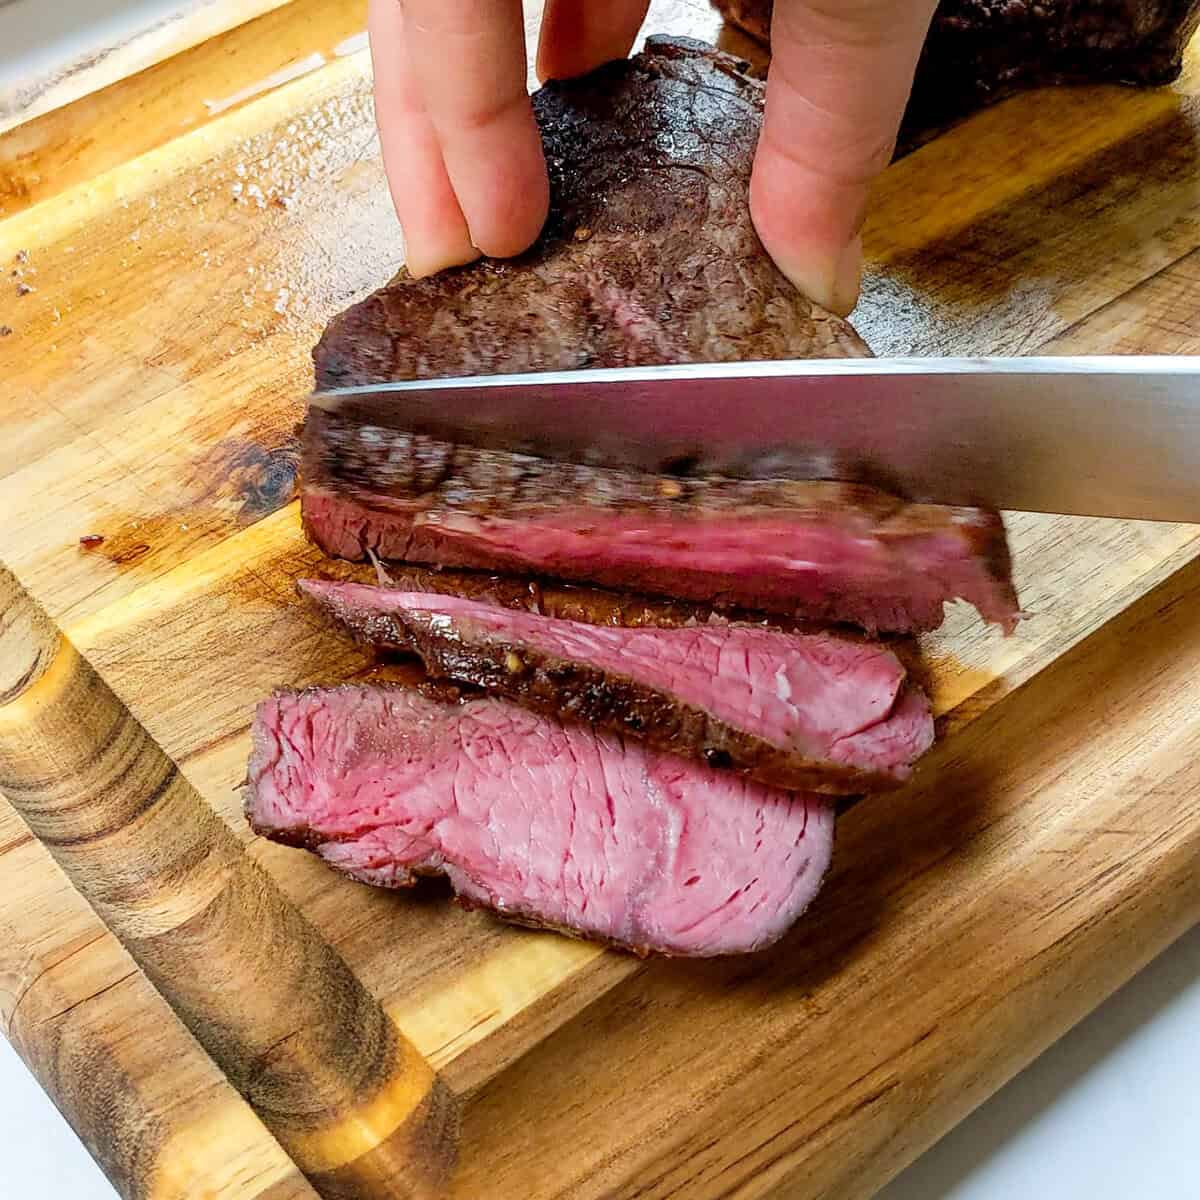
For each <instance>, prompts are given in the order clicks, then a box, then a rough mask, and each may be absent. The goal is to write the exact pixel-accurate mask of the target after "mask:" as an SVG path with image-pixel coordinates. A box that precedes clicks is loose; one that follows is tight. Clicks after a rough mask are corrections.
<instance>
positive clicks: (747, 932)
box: [246, 687, 834, 956]
mask: <svg viewBox="0 0 1200 1200" xmlns="http://www.w3.org/2000/svg"><path fill="white" fill-rule="evenodd" d="M253 737H254V750H253V754H252V757H251V760H250V769H249V777H248V790H247V795H246V810H247V816H248V817H249V820H250V823H251V824H252V825H253V827H254V828H255V829H256V830H257V831H258V832H259V833H262V834H264V835H266V836H267V837H270V838H274V839H276V840H278V841H283V842H288V843H292V844H298V845H304V846H307V847H309V848H310V849H313V850H315V851H316V852H317V853H318V854H320V855H321V856H322V857H323V858H324V859H325V860H326V861H327V862H329V863H330V864H331V865H332V866H334V867H335V868H337V869H338V870H340V871H343V872H345V873H346V874H348V875H350V876H351V877H353V878H355V879H358V880H362V881H364V882H367V883H372V884H376V885H382V886H387V887H403V886H406V885H408V884H410V883H412V882H413V880H414V877H415V876H417V875H420V874H429V873H443V874H445V875H446V876H448V877H449V879H450V882H451V883H452V884H453V886H454V888H455V890H456V892H457V893H458V894H459V896H460V897H461V898H462V899H463V900H464V901H465V902H467V903H468V904H471V905H479V906H483V907H486V908H489V909H493V910H495V911H496V912H497V913H499V914H500V915H502V916H504V917H506V918H508V919H510V920H515V921H517V922H519V923H527V924H534V925H538V926H546V927H552V928H556V929H562V930H565V931H573V932H577V933H580V934H583V935H585V936H587V937H591V938H598V939H601V940H604V941H606V942H611V943H615V944H617V945H621V946H624V947H628V948H630V949H633V950H635V951H638V952H642V953H646V952H650V951H657V952H660V953H664V954H676V955H696V956H710V955H724V954H737V953H744V952H748V951H753V950H758V949H761V948H763V947H765V946H768V945H770V944H771V943H772V942H774V941H776V940H777V939H778V938H779V937H780V936H781V935H782V934H783V933H784V932H785V931H786V930H787V929H788V928H789V926H791V925H792V923H793V922H794V921H795V920H796V918H797V917H798V916H799V915H800V914H801V913H802V912H803V911H804V909H805V908H806V907H807V905H808V904H809V902H810V901H811V900H812V898H813V896H814V895H815V894H816V892H817V889H818V887H819V885H820V881H821V878H822V875H823V874H824V872H825V870H826V867H827V866H828V863H829V859H830V854H831V850H832V844H833V826H834V817H833V810H832V808H831V807H830V805H829V804H828V803H827V802H826V801H825V800H823V799H821V798H819V797H816V796H811V795H805V794H797V793H790V792H784V791H780V790H776V789H772V788H768V787H764V786H763V785H761V784H758V783H754V782H752V781H750V780H747V779H745V778H743V777H741V776H738V775H735V774H732V773H729V772H722V773H718V772H712V771H708V770H705V769H704V768H702V767H698V766H696V765H695V764H692V763H689V762H687V761H686V760H684V759H681V758H676V757H674V756H671V755H664V754H660V753H658V752H656V751H654V750H651V749H647V748H645V747H643V746H642V745H640V744H638V743H632V742H625V741H623V740H622V739H621V738H619V737H616V736H614V735H611V734H608V733H603V732H600V731H597V730H594V729H589V728H587V727H585V726H582V725H569V726H566V725H561V724H559V723H557V722H555V721H551V720H548V719H547V718H544V717H541V716H538V715H536V714H534V713H532V712H529V711H527V710H525V709H522V708H518V707H516V706H515V705H511V704H509V703H507V702H506V701H503V700H498V699H491V698H488V699H478V700H471V701H469V702H467V703H464V704H458V705H454V704H446V703H441V702H439V701H437V700H435V699H432V698H430V697H428V696H425V695H423V694H421V693H420V692H418V691H415V690H412V689H404V688H378V687H375V688H371V687H342V688H335V689H328V690H321V691H309V692H301V693H282V694H278V695H276V696H274V697H273V698H271V699H270V700H267V701H264V702H263V704H261V705H260V706H259V709H258V713H257V716H256V719H255V723H254V734H253Z"/></svg>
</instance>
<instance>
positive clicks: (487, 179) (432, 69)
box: [403, 0, 550, 257]
mask: <svg viewBox="0 0 1200 1200" xmlns="http://www.w3.org/2000/svg"><path fill="white" fill-rule="evenodd" d="M403 6H404V21H405V28H406V30H407V32H408V47H409V52H410V56H411V57H410V60H409V61H410V62H411V63H412V66H413V73H414V76H415V78H416V79H417V81H418V83H419V86H420V91H421V96H422V98H423V100H424V103H425V110H426V112H427V113H428V114H429V119H430V121H432V123H433V127H434V129H435V130H436V131H437V137H438V141H439V142H440V144H441V147H442V159H443V161H444V162H445V164H446V171H447V173H448V175H449V176H450V182H451V184H452V185H453V188H454V194H455V195H456V196H457V197H458V203H459V205H460V206H461V208H462V212H463V215H464V216H465V217H466V220H467V228H468V229H469V230H470V231H471V241H472V242H473V243H474V244H475V245H476V246H478V247H479V249H480V250H482V251H483V252H484V253H485V254H492V255H497V256H500V257H507V256H509V255H513V254H519V253H520V252H521V251H522V250H525V249H527V248H528V247H529V246H530V245H531V244H532V243H533V241H534V239H535V238H536V237H537V235H538V234H539V233H540V232H541V229H542V225H543V224H544V223H545V221H546V213H547V211H548V210H549V207H550V184H549V180H548V178H547V175H546V160H545V157H544V155H543V153H542V139H541V136H540V135H539V133H538V129H537V123H536V122H535V121H534V119H533V106H532V105H531V104H530V101H529V93H528V92H527V91H526V88H525V72H526V63H525V29H524V22H523V20H522V16H521V3H520V0H403Z"/></svg>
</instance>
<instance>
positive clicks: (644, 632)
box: [300, 580, 933, 795]
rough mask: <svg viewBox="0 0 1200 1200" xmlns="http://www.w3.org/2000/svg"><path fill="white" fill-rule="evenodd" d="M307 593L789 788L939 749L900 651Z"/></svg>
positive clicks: (438, 671) (828, 639) (408, 599)
mask: <svg viewBox="0 0 1200 1200" xmlns="http://www.w3.org/2000/svg"><path fill="white" fill-rule="evenodd" d="M300 589H301V591H302V592H304V593H305V594H306V595H308V596H310V597H311V598H312V599H314V600H315V601H316V602H317V603H318V604H319V605H320V607H321V608H322V609H323V610H324V611H325V612H327V613H328V614H329V615H331V616H332V617H333V618H334V619H335V620H336V621H338V622H339V623H340V624H341V625H342V626H343V627H345V628H346V629H347V630H349V631H350V632H351V633H352V634H354V636H356V637H357V638H359V639H360V640H362V641H365V642H367V643H370V644H373V645H376V646H382V647H385V648H393V647H400V648H406V649H409V650H412V651H415V652H416V653H417V654H418V655H419V656H420V658H421V660H422V661H423V663H424V664H425V668H426V670H427V671H428V672H429V673H430V674H431V675H432V676H434V677H435V678H439V679H445V680H450V681H453V682H455V683H459V684H466V685H470V686H474V687H479V688H482V689H484V690H485V691H487V692H490V693H497V694H500V695H503V696H506V697H507V698H509V699H511V700H514V701H516V702H517V703H519V704H522V705H524V706H526V707H529V708H532V709H533V710H535V711H537V712H541V713H543V714H545V715H548V716H554V717H559V718H562V719H565V720H572V721H582V722H585V723H587V724H590V725H595V726H598V727H601V728H604V729H607V730H609V731H611V732H614V733H617V734H621V735H623V736H626V737H630V738H636V739H638V740H641V741H645V742H647V743H648V744H650V745H651V746H654V747H655V748H656V749H658V750H663V751H667V752H670V753H674V754H679V755H682V756H684V757H687V758H692V759H695V760H696V761H697V762H701V763H705V764H707V765H708V766H711V767H718V768H731V769H733V770H736V771H740V772H743V773H745V774H747V775H749V776H751V777H752V778H754V779H757V780H759V781H760V782H763V783H767V784H770V785H773V786H776V787H783V788H791V789H807V790H811V791H819V792H827V793H833V794H842V795H849V794H858V793H861V792H864V791H873V790H879V789H884V788H889V787H896V786H898V785H899V784H900V783H902V782H904V781H905V780H906V779H907V778H908V777H909V776H910V775H911V773H912V764H913V763H914V762H915V761H916V760H917V759H918V758H919V757H920V756H921V755H922V754H924V752H925V751H926V750H928V749H929V747H930V745H931V744H932V743H933V718H932V715H931V713H930V710H929V704H928V702H927V701H926V699H925V697H924V695H923V694H922V693H921V692H920V690H919V689H918V688H915V687H913V686H912V685H911V684H910V683H909V681H908V677H907V671H906V670H905V668H904V666H903V665H902V664H901V662H900V660H899V659H898V658H897V657H896V655H895V654H893V653H892V652H891V651H890V650H888V649H887V648H885V647H883V646H880V645H877V644H874V643H871V642H867V641H864V640H862V639H855V638H847V637H839V636H838V635H836V634H832V633H821V634H816V633H813V634H796V633H784V632H781V631H778V630H772V629H763V628H760V627H756V626H754V627H752V626H743V625H734V624H727V623H725V624H705V625H696V626H693V627H690V628H682V629H653V628H641V629H623V628H615V627H612V626H597V625H593V624H585V623H583V622H580V621H568V620H557V619H555V618H553V617H546V616H540V615H538V614H535V613H529V612H521V611H515V610H513V609H510V608H501V607H498V606H495V605H491V604H484V603H480V602H478V601H475V600H470V599H465V598H460V597H454V596H444V595H431V594H428V593H413V592H402V591H395V590H391V589H386V588H378V587H367V586H364V585H361V584H353V583H332V582H322V581H316V580H308V581H303V582H302V583H301V584H300Z"/></svg>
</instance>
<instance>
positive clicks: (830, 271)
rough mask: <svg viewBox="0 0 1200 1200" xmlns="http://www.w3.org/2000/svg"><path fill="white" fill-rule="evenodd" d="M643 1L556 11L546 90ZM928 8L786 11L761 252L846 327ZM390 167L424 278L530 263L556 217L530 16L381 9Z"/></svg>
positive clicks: (771, 103) (842, 1) (758, 209)
mask: <svg viewBox="0 0 1200 1200" xmlns="http://www.w3.org/2000/svg"><path fill="white" fill-rule="evenodd" d="M647 7H648V0H546V4H545V15H544V18H543V23H542V31H541V40H540V44H539V49H538V63H537V65H538V74H539V76H540V77H541V78H543V79H547V78H565V77H568V76H572V75H579V74H584V73H586V72H587V71H590V70H592V69H593V68H595V67H597V66H599V65H600V64H601V63H604V62H607V61H609V60H611V59H614V58H621V57H624V56H625V55H626V54H628V53H629V50H630V48H631V47H632V45H633V42H634V39H635V37H636V35H637V32H638V29H639V28H640V26H641V24H642V21H643V20H644V18H645V14H646V9H647ZM934 7H935V0H776V4H775V17H774V28H773V30H772V48H773V52H774V58H773V62H772V67H771V73H770V78H769V81H768V89H767V111H766V118H765V122H764V126H763V135H762V140H761V142H760V145H759V150H758V156H757V160H756V164H755V169H754V178H753V181H752V184H751V189H750V206H751V213H752V215H753V217H754V222H755V225H756V227H757V229H758V232H759V235H760V237H762V239H763V243H764V245H765V246H766V247H767V250H768V251H769V252H770V253H771V255H772V256H773V257H774V258H775V260H776V262H778V263H779V265H780V267H781V269H782V270H783V271H784V272H785V274H787V275H788V277H789V278H791V279H792V281H793V282H794V283H795V284H796V285H797V286H798V287H799V288H800V289H801V290H802V291H804V292H805V293H806V294H808V295H809V296H810V297H812V298H813V299H814V300H816V301H817V302H818V303H821V304H824V305H825V306H826V307H828V308H831V309H833V310H834V311H836V312H841V313H845V312H849V311H850V309H851V308H852V307H853V306H854V302H855V300H856V298H857V295H858V286H859V275H860V273H861V265H862V248H861V241H860V240H859V237H858V230H859V228H860V226H861V224H862V219H863V216H864V214H865V210H866V201H867V194H868V191H869V188H870V184H871V182H872V181H873V180H874V178H875V176H876V175H877V174H878V173H879V171H881V170H882V169H883V167H884V166H886V165H887V162H888V161H889V159H890V157H891V153H892V146H893V143H894V141H895V136H896V130H897V128H898V126H899V122H900V117H901V115H902V112H903V109H904V104H905V102H906V100H907V97H908V92H909V89H910V87H911V84H912V77H913V72H914V69H915V66H916V60H917V56H918V54H919V51H920V47H921V44H922V42H923V40H924V37H925V33H926V31H927V29H928V25H929V20H930V18H931V16H932V14H933V9H934ZM369 20H370V30H371V47H372V55H373V58H374V62H375V93H376V109H377V116H378V121H379V128H380V137H381V140H382V143H383V154H384V163H385V166H386V168H387V173H388V179H389V182H390V184H391V188H392V195H393V198H394V199H395V203H396V209H397V212H398V213H399V216H400V221H401V224H402V225H403V227H404V231H405V237H406V240H407V244H408V266H409V270H410V272H411V273H412V274H413V275H416V276H421V275H430V274H433V273H434V272H436V271H439V270H441V269H442V268H444V267H448V266H452V265H455V264H459V263H466V262H471V261H472V260H473V259H475V258H477V257H479V255H480V254H488V255H494V256H497V257H507V256H511V255H514V254H519V253H520V252H521V251H523V250H525V249H527V248H528V247H529V246H530V245H531V244H532V243H533V241H534V240H535V239H536V237H537V235H538V233H539V231H540V230H541V227H542V224H543V223H544V221H545V219H546V213H547V209H548V207H549V185H548V180H547V174H546V164H545V161H544V159H543V157H542V150H541V141H540V138H539V136H538V131H537V126H536V123H535V122H534V118H533V110H532V106H531V104H530V101H529V97H528V95H527V93H526V84H525V79H526V60H525V39H524V21H523V12H522V5H521V0H371V3H370V17H369Z"/></svg>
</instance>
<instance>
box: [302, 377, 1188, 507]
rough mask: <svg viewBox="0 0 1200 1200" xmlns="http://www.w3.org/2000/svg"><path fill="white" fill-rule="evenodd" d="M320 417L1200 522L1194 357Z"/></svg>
mask: <svg viewBox="0 0 1200 1200" xmlns="http://www.w3.org/2000/svg"><path fill="white" fill-rule="evenodd" d="M311 404H312V405H313V406H314V407H316V408H320V409H323V410H326V411H329V412H335V413H340V414H343V415H345V416H347V417H349V418H351V419H353V420H355V421H358V422H361V423H362V426H363V428H362V430H360V436H363V437H370V436H372V433H371V426H385V427H388V428H393V429H401V430H406V431H410V432H412V433H417V434H425V435H428V436H431V437H434V438H438V439H445V440H451V441H456V442H462V443H466V444H468V445H472V446H476V447H481V448H485V449H501V450H507V451H515V452H518V453H527V454H534V455H540V456H543V457H548V458H556V459H564V460H567V461H571V462H579V463H589V464H594V465H598V466H611V467H627V468H634V469H639V470H647V471H654V472H665V473H668V474H676V475H681V476H686V475H708V474H718V475H727V476H731V477H734V478H742V479H745V478H778V477H784V478H797V479H837V480H846V481H852V482H871V483H876V484H880V485H882V486H885V487H887V488H889V489H891V490H893V491H895V492H897V493H898V494H900V495H903V496H906V497H908V498H909V499H912V500H927V501H933V502H937V503H942V504H983V505H987V506H990V507H994V508H1004V509H1017V510H1025V511H1034V512H1054V513H1071V514H1078V515H1084V516H1108V517H1126V518H1141V519H1145V520H1164V521H1190V522H1200V358H1191V357H1141V358H1139V357H1126V358H1015V359H838V360H831V359H826V360H822V359H815V360H811V361H808V360H806V361H800V362H766V363H721V364H689V365H686V366H673V367H632V368H622V369H615V370H579V371H561V372H555V373H551V374H542V375H497V376H486V377H479V378H471V379H441V380H428V381H421V382H416V383H407V382H406V383H388V384H382V385H378V386H368V387H354V388H344V389H341V390H334V391H327V392H322V393H319V394H317V395H315V396H314V397H313V398H312V400H311Z"/></svg>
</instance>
